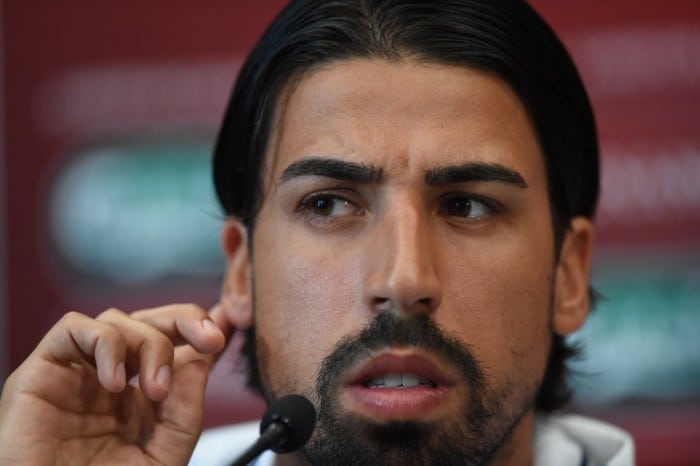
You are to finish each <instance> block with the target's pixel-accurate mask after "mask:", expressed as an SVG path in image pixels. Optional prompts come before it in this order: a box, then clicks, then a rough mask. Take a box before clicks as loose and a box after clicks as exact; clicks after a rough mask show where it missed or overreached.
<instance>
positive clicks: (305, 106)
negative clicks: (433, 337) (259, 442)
mask: <svg viewBox="0 0 700 466" xmlns="http://www.w3.org/2000/svg"><path fill="white" fill-rule="evenodd" d="M278 110H279V112H278V115H277V124H276V126H275V128H276V129H275V131H274V133H273V136H272V139H271V144H270V150H269V153H268V154H267V159H266V160H267V165H266V173H267V177H266V184H265V186H266V189H265V196H264V201H263V203H262V208H261V210H260V212H259V215H258V217H257V219H256V226H255V230H254V238H253V243H252V244H253V258H254V260H253V261H249V260H247V259H246V260H241V259H240V258H238V259H236V258H237V257H238V256H239V255H247V251H244V250H243V249H244V246H245V245H246V244H247V239H246V237H245V233H244V232H243V229H242V228H241V227H240V225H238V224H237V223H235V222H234V223H231V224H229V225H228V226H227V228H226V230H225V232H224V245H225V249H226V250H227V251H228V253H229V257H230V258H231V260H232V261H235V260H238V264H239V265H240V264H242V266H240V267H239V268H237V267H236V265H235V264H233V263H232V266H231V267H230V270H229V272H230V273H229V278H228V281H230V282H231V283H232V286H231V287H230V289H229V294H230V295H232V296H235V301H237V302H239V303H248V304H247V305H243V306H239V308H238V309H236V306H228V308H229V309H231V310H232V315H233V316H234V317H233V320H234V321H235V322H236V323H237V325H238V326H240V327H247V326H249V325H251V324H252V319H253V316H252V306H250V302H252V301H253V296H254V301H255V325H256V331H257V335H258V340H257V343H258V361H259V365H260V371H261V374H262V378H263V384H264V386H265V389H266V390H267V391H268V393H269V394H270V395H271V396H273V397H274V396H281V395H283V394H286V393H303V394H305V395H306V396H308V397H310V398H311V399H314V398H315V394H314V383H315V378H316V375H317V371H318V367H319V365H320V364H321V362H322V360H323V358H324V357H325V356H327V355H328V354H329V353H330V352H331V351H332V349H333V346H334V345H335V344H336V342H338V341H339V340H340V339H342V338H344V337H346V336H348V335H350V334H353V333H355V332H357V331H358V330H360V329H362V328H363V327H365V326H367V325H368V323H369V322H370V321H371V320H372V319H373V318H375V317H376V316H377V315H378V314H379V313H380V312H383V311H385V310H387V309H390V310H391V311H392V312H396V313H398V314H399V315H405V316H408V315H411V314H413V313H424V314H426V315H429V316H430V318H431V319H433V320H434V321H435V322H436V323H438V324H439V325H440V326H441V327H442V328H444V329H447V330H448V331H450V332H451V333H452V335H453V336H455V337H457V338H458V339H459V340H461V341H462V342H463V343H465V344H468V345H470V346H471V348H472V349H473V351H474V353H475V356H476V358H477V359H478V360H479V361H480V362H481V363H482V367H483V368H484V370H485V373H486V374H485V375H486V379H487V381H488V382H489V384H490V385H491V386H492V387H493V388H494V389H495V391H496V392H498V393H503V394H506V393H507V394H508V397H507V399H505V400H504V404H505V409H504V410H505V413H506V415H507V416H508V417H513V418H516V417H518V416H520V415H522V418H521V419H520V421H518V423H517V425H516V426H515V429H514V431H513V435H512V436H511V438H510V440H509V442H508V445H506V446H504V448H503V449H502V451H501V454H500V456H499V457H498V458H496V460H495V461H494V464H528V463H529V461H530V460H531V456H532V447H531V445H532V422H533V408H532V405H531V403H532V400H533V398H534V396H535V393H536V390H537V388H538V387H539V384H540V382H541V379H542V376H543V373H544V370H545V365H546V360H547V356H548V351H549V341H550V336H551V334H552V332H556V333H559V334H567V333H570V332H571V331H573V330H575V329H576V328H578V327H579V326H580V325H581V323H582V322H583V320H584V319H585V316H586V312H587V309H588V302H587V277H588V268H589V257H590V242H591V227H590V223H589V222H588V221H587V220H585V219H581V218H577V219H574V221H573V222H572V227H571V230H570V231H569V232H568V233H567V235H566V238H565V241H564V244H563V246H562V251H561V258H560V260H559V261H558V262H557V261H555V250H554V247H553V244H554V243H553V233H552V226H551V225H552V222H551V214H550V207H549V202H548V197H547V180H546V173H545V167H544V159H543V155H542V153H541V150H540V147H539V144H538V142H537V139H536V136H535V133H534V132H533V129H532V126H531V124H530V121H529V119H528V117H527V114H526V112H525V110H524V109H523V107H522V104H521V103H520V101H519V100H518V98H517V97H516V95H515V94H514V93H513V91H512V90H511V89H510V88H509V87H508V86H507V85H506V84H504V83H503V82H502V81H500V80H499V79H497V78H495V77H493V76H491V75H489V74H486V73H483V72H480V71H475V70H471V69H466V68H457V67H448V66H443V65H435V64H426V63H416V62H413V61H410V60H409V61H406V62H404V63H400V64H397V63H387V62H385V61H380V60H355V61H350V62H343V63H335V64H332V65H329V66H326V67H324V68H321V69H320V70H315V71H313V72H311V73H309V74H307V75H306V76H304V77H303V78H302V79H301V80H300V81H299V83H298V84H297V85H296V86H295V87H293V88H291V89H289V91H288V93H287V95H286V96H285V99H284V101H283V102H282V104H281V106H280V108H279V109H278ZM309 159H324V160H328V159H330V160H335V161H340V162H351V163H354V164H360V165H363V166H366V167H372V168H374V169H376V170H375V171H378V170H379V171H381V172H382V176H381V179H379V180H372V181H369V182H368V181H367V180H360V181H358V180H350V181H348V180H341V179H337V178H336V177H335V176H318V175H317V174H315V173H316V172H314V171H313V170H312V173H311V174H309V173H308V170H306V172H305V170H303V169H302V170H295V169H290V167H295V166H299V162H300V161H304V160H309ZM474 163H481V164H489V165H490V166H499V167H505V168H507V169H508V170H510V171H512V172H514V173H517V174H519V175H520V176H521V177H522V181H523V182H524V183H523V184H524V185H525V187H524V186H519V185H517V184H514V183H511V182H505V181H500V180H481V181H467V182H457V183H453V182H450V183H447V182H440V183H437V184H428V183H426V172H429V171H430V170H435V169H437V168H440V167H449V166H465V165H469V164H474ZM290 171H291V172H292V175H290V174H289V173H290ZM319 193H320V194H319ZM454 193H457V195H458V196H461V199H464V198H467V199H468V198H469V197H471V196H476V198H475V199H473V200H472V207H471V211H469V209H463V208H452V209H451V208H449V205H450V204H449V199H452V198H453V197H454ZM314 196H316V197H314ZM318 196H321V197H320V198H319V197H318ZM310 200H311V201H313V202H310ZM482 200H486V201H487V202H480V201H482ZM314 202H316V204H314ZM319 202H320V204H319ZM491 205H493V206H498V207H497V208H492V207H491ZM319 206H320V207H319ZM465 213H466V214H467V215H464V214H465ZM282 232H284V235H283V236H284V241H280V235H281V233H282ZM251 276H253V277H254V280H251V279H250V277H251ZM253 283H254V286H253ZM280 346H283V347H284V348H285V351H276V350H275V348H278V347H280ZM387 351H388V352H389V353H391V354H396V355H399V356H406V355H411V354H412V353H415V352H418V351H416V350H412V349H396V348H394V349H392V348H388V349H387ZM418 353H420V352H418ZM421 356H423V357H426V358H428V359H431V355H430V354H421ZM432 362H433V363H435V364H436V365H439V362H438V361H436V360H435V359H434V358H433V359H432ZM440 370H441V371H443V372H444V373H446V375H448V376H454V375H455V374H454V373H453V372H454V371H451V369H450V368H447V367H441V368H440ZM349 377H351V376H350V375H349ZM468 390H469V387H468V386H463V385H460V383H459V382H457V384H456V387H453V390H452V391H451V393H450V394H449V395H448V396H446V397H444V399H443V400H441V402H440V403H439V404H438V406H436V407H432V408H431V409H429V410H427V411H425V412H412V411H411V410H410V409H409V410H406V409H402V406H401V400H400V399H399V400H398V402H397V403H398V405H397V406H398V409H397V411H398V412H399V413H398V414H397V413H394V412H389V413H387V412H385V411H381V412H379V411H377V410H374V409H372V408H371V407H370V408H369V409H368V408H367V406H365V405H363V404H362V403H358V402H357V400H356V399H354V398H353V397H352V396H350V395H348V394H347V391H343V392H342V393H341V396H340V400H341V404H342V410H343V411H344V412H346V413H352V414H359V415H361V416H364V417H365V418H366V419H368V420H369V421H374V422H379V423H382V422H389V421H393V420H405V419H415V420H421V421H426V420H427V421H432V422H438V423H441V422H443V423H449V422H458V420H457V419H454V417H455V416H456V414H455V413H459V412H460V408H461V404H462V403H464V400H463V398H464V397H463V396H460V395H461V394H463V393H465V392H466V391H468ZM287 461H289V462H290V464H297V462H301V458H295V457H292V458H287Z"/></svg>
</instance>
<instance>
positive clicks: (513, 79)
mask: <svg viewBox="0 0 700 466" xmlns="http://www.w3.org/2000/svg"><path fill="white" fill-rule="evenodd" d="M357 58H367V59H383V60H386V61H389V62H395V63H400V62H402V61H407V60H414V61H422V62H428V63H436V64H444V65H453V66H462V67H468V68H474V69H477V70H482V71H485V72H489V73H492V74H493V75H495V76H497V77H499V78H500V79H502V80H503V81H504V82H506V83H507V84H508V85H509V86H510V87H511V88H512V89H513V90H514V92H515V93H516V94H517V96H518V97H519V99H520V101H521V102H522V104H523V106H524V107H525V109H526V111H527V113H528V116H529V118H530V121H531V124H532V126H533V129H534V131H535V134H536V136H537V138H538V142H539V144H540V147H541V149H542V153H543V154H544V159H545V160H544V161H545V166H546V171H547V184H548V195H549V202H550V208H551V214H552V228H553V232H554V239H555V241H554V247H555V253H556V257H558V252H559V250H560V246H561V243H562V241H563V237H564V234H565V233H566V231H567V229H568V228H569V225H570V221H571V219H572V218H573V217H575V216H584V217H589V218H592V217H593V215H594V212H595V207H596V204H597V199H598V191H599V154H598V139H597V134H596V128H595V122H594V118H593V112H592V109H591V105H590V102H589V99H588V96H587V94H586V91H585V89H584V87H583V84H582V82H581V79H580V77H579V75H578V72H577V70H576V67H575V66H574V64H573V61H572V60H571V58H570V56H569V54H568V53H567V51H566V50H565V48H564V46H563V45H562V43H561V42H560V41H559V39H558V38H557V37H556V35H555V34H554V33H553V32H552V30H551V29H550V27H549V26H548V25H547V24H546V23H545V21H544V20H543V19H542V18H541V17H540V16H539V15H538V14H537V13H536V12H535V11H534V10H533V9H532V7H530V6H529V5H528V4H527V3H526V2H525V1H522V0H424V1H401V0H298V1H292V2H291V3H290V4H289V5H287V7H286V8H285V9H284V10H283V11H282V12H281V13H280V14H279V15H278V17H277V18H276V19H275V20H274V21H273V23H272V24H271V25H270V26H269V28H268V29H267V31H266V32H265V33H264V34H263V36H262V38H261V39H260V40H259V42H258V43H257V45H256V46H255V48H254V49H253V50H252V52H251V53H250V55H249V57H248V59H247V61H246V62H245V64H244V65H243V67H242V69H241V71H240V74H239V77H238V80H237V82H236V85H235V87H234V90H233V94H232V96H231V100H230V101H229V104H228V108H227V110H226V114H225V117H224V121H223V125H222V126H221V129H220V131H219V135H218V140H217V143H216V148H215V154H214V182H215V186H216V192H217V195H218V197H219V200H220V202H221V204H222V206H223V209H224V211H225V213H226V214H227V215H228V216H232V217H236V218H238V219H240V220H241V221H243V222H244V223H245V224H246V226H247V227H248V229H249V230H250V232H251V233H252V230H253V229H254V226H255V217H256V214H257V212H258V210H259V208H260V204H261V201H262V193H263V188H264V186H263V177H262V174H263V170H262V167H263V165H264V162H265V161H264V157H265V154H266V150H267V146H268V143H269V139H270V133H271V127H272V124H273V118H274V114H275V110H276V108H277V105H278V104H279V101H280V98H281V95H282V93H283V91H284V90H285V89H286V88H287V87H288V86H290V85H291V84H292V83H293V82H294V81H295V80H298V79H301V78H302V77H303V75H304V74H305V73H308V72H310V71H312V70H314V69H316V68H318V67H320V66H323V65H327V64H329V63H332V62H338V61H343V60H350V59H357ZM249 237H250V238H251V239H252V234H251V235H249ZM249 333H250V335H249V338H248V342H247V344H246V347H245V348H244V353H245V354H246V356H247V359H248V364H249V384H250V385H251V386H252V387H253V388H257V389H260V388H261V387H260V377H259V373H258V368H257V364H256V361H255V355H254V354H253V352H254V342H253V341H252V340H253V339H254V330H253V329H251V331H250V332H249ZM576 352H577V351H576V349H575V348H573V347H571V346H570V345H569V344H568V343H567V342H566V341H565V340H564V338H563V337H561V336H559V335H553V336H552V346H551V351H550V356H549V362H548V366H547V370H546V373H545V377H544V380H543V383H542V386H541V388H540V391H539V393H538V396H537V400H536V408H537V409H538V410H540V411H545V412H549V411H553V410H556V409H559V408H562V407H563V406H564V405H565V404H566V403H567V402H568V401H569V400H570V398H571V390H570V388H569V385H568V383H567V378H566V375H567V364H566V362H567V360H568V359H570V358H571V357H572V356H573V355H575V354H576Z"/></svg>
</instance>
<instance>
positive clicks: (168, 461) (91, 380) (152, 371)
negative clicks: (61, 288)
mask: <svg viewBox="0 0 700 466" xmlns="http://www.w3.org/2000/svg"><path fill="white" fill-rule="evenodd" d="M231 331H232V329H231V328H230V325H229V324H228V323H227V319H226V317H225V316H224V315H223V313H222V312H221V311H220V309H219V308H218V307H217V308H214V309H212V311H211V312H210V313H209V314H208V313H206V312H205V311H204V310H203V309H201V308H199V307H197V306H195V305H171V306H164V307H160V308H155V309H150V310H144V311H139V312H135V313H133V314H130V315H127V314H125V313H123V312H121V311H118V310H114V309H112V310H108V311H106V312H104V313H102V314H101V315H100V316H98V317H97V318H96V319H92V318H89V317H87V316H85V315H82V314H79V313H76V312H72V313H69V314H66V315H65V316H64V317H63V318H62V319H61V320H60V321H59V322H58V323H57V324H56V325H54V327H53V328H52V329H51V330H50V331H49V332H48V333H47V334H46V336H45V337H44V338H43V339H42V340H41V342H40V343H39V345H38V346H37V347H36V349H35V350H34V352H33V353H32V354H31V355H30V356H29V357H28V358H27V360H25V361H24V362H23V363H22V365H21V366H20V367H19V368H17V370H16V371H15V372H14V373H13V374H11V375H10V377H9V378H8V379H7V381H6V384H5V386H4V388H3V391H2V398H0V465H3V466H4V465H32V466H37V465H54V464H55V465H71V466H80V465H105V464H110V465H115V464H126V465H129V466H140V465H153V464H159V465H168V466H171V465H172V466H175V465H185V464H187V461H188V459H189V456H190V455H191V453H192V450H193V448H194V445H195V443H196V442H197V439H198V437H199V434H200V432H201V428H202V411H203V405H204V389H205V387H206V381H207V376H208V374H209V370H210V368H211V366H212V364H213V362H214V359H215V356H214V355H216V354H217V353H219V352H221V351H222V350H223V348H224V346H225V342H226V338H227V336H228V334H230V333H231ZM175 345H180V346H177V347H176V346H175ZM132 377H133V379H132V383H129V382H128V381H129V379H130V378H132Z"/></svg>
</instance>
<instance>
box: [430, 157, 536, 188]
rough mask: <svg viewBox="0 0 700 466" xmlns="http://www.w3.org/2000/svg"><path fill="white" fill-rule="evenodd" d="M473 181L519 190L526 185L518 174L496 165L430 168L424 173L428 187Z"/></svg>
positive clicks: (473, 164)
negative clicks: (495, 183) (507, 185)
mask: <svg viewBox="0 0 700 466" xmlns="http://www.w3.org/2000/svg"><path fill="white" fill-rule="evenodd" d="M473 181H500V182H503V183H508V184H512V185H514V186H517V187H519V188H527V183H526V182H525V179H524V178H523V176H522V175H521V174H520V173H518V172H517V171H515V170H513V169H510V168H508V167H504V166H503V165H500V164H497V163H484V162H469V163H466V164H463V165H448V166H444V167H436V168H431V169H428V170H427V171H426V173H425V182H426V184H428V185H440V184H451V183H467V182H473Z"/></svg>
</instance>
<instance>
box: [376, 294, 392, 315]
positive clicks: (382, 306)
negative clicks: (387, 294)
mask: <svg viewBox="0 0 700 466" xmlns="http://www.w3.org/2000/svg"><path fill="white" fill-rule="evenodd" d="M373 301H374V302H373V303H372V304H373V305H374V308H375V309H376V310H377V311H380V312H383V311H390V310H391V309H392V308H393V307H394V305H393V304H392V301H391V299H389V298H380V297H377V298H374V300H373Z"/></svg>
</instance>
